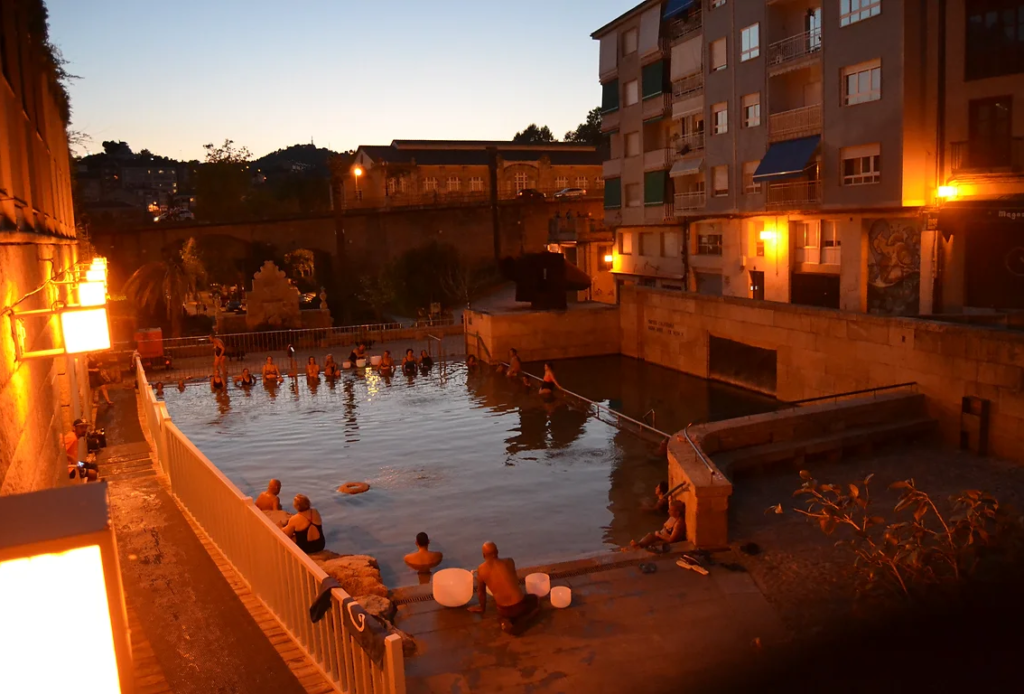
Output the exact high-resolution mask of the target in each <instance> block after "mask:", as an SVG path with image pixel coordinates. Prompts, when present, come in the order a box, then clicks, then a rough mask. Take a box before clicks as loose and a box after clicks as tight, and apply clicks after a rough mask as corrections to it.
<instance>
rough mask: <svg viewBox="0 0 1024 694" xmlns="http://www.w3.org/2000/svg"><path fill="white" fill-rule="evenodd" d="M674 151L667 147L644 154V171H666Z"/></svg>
mask: <svg viewBox="0 0 1024 694" xmlns="http://www.w3.org/2000/svg"><path fill="white" fill-rule="evenodd" d="M673 154H674V150H672V149H671V148H669V147H665V148H662V149H652V150H651V151H650V152H644V171H659V170H663V169H667V168H668V167H669V166H670V165H671V164H672V159H673Z"/></svg>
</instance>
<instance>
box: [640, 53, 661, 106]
mask: <svg viewBox="0 0 1024 694" xmlns="http://www.w3.org/2000/svg"><path fill="white" fill-rule="evenodd" d="M640 79H641V80H642V82H643V90H644V98H645V99H649V98H651V97H652V96H657V95H658V94H661V93H662V92H664V91H665V61H664V60H659V61H658V62H656V63H651V64H650V65H644V67H643V69H642V70H641V71H640Z"/></svg>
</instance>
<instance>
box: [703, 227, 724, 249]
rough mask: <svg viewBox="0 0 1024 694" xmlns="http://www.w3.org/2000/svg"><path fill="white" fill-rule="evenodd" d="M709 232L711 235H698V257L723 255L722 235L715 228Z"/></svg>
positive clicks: (711, 228)
mask: <svg viewBox="0 0 1024 694" xmlns="http://www.w3.org/2000/svg"><path fill="white" fill-rule="evenodd" d="M708 230H709V231H710V232H711V233H706V234H705V233H700V232H698V234H697V255H722V234H721V233H718V229H717V227H714V226H710V227H708Z"/></svg>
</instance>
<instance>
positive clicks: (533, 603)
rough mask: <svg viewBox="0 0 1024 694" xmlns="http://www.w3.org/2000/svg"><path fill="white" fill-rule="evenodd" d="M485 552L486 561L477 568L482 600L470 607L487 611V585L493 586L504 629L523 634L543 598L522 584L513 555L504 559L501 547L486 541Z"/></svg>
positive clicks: (515, 633)
mask: <svg viewBox="0 0 1024 694" xmlns="http://www.w3.org/2000/svg"><path fill="white" fill-rule="evenodd" d="M483 555H484V563H483V564H481V565H480V566H479V567H478V568H477V570H476V577H477V590H476V597H477V600H478V601H479V602H480V604H479V605H477V606H475V607H470V608H469V611H470V612H479V613H481V614H483V613H484V612H486V610H487V589H488V588H490V589H491V595H493V596H494V604H495V606H496V607H497V609H498V616H499V617H500V618H501V620H500V621H501V629H502V631H505V632H508V633H511V634H513V635H518V634H521V633H522V632H523V630H524V629H526V627H528V626H529V625H530V621H531V620H532V618H533V617H535V616H536V615H537V614H538V613H539V612H540V600H539V599H538V598H537V596H536V595H534V594H532V593H527V592H525V591H524V590H523V587H522V586H521V585H519V576H517V575H516V563H515V562H514V561H512V560H511V559H501V558H500V557H499V556H498V547H497V546H496V545H495V544H494V543H493V542H485V543H484V546H483Z"/></svg>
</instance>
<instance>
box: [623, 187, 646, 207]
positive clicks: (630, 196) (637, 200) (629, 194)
mask: <svg viewBox="0 0 1024 694" xmlns="http://www.w3.org/2000/svg"><path fill="white" fill-rule="evenodd" d="M643 204H644V196H643V193H642V192H641V190H640V184H639V183H628V184H626V207H640V206H641V205H643Z"/></svg>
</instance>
